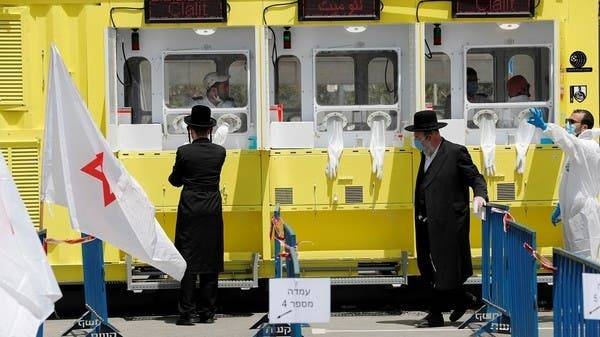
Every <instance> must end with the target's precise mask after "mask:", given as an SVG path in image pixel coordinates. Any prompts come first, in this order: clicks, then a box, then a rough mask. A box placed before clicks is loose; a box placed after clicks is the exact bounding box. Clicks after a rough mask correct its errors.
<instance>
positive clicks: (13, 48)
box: [0, 16, 23, 106]
mask: <svg viewBox="0 0 600 337" xmlns="http://www.w3.org/2000/svg"><path fill="white" fill-rule="evenodd" d="M0 105H9V106H10V105H23V49H22V30H21V20H20V17H18V16H17V17H15V16H9V17H7V16H0Z"/></svg>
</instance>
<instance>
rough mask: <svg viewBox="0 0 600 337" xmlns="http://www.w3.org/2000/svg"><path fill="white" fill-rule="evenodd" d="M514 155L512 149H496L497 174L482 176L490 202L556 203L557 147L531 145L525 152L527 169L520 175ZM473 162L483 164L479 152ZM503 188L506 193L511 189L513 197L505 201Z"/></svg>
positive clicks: (558, 171)
mask: <svg viewBox="0 0 600 337" xmlns="http://www.w3.org/2000/svg"><path fill="white" fill-rule="evenodd" d="M516 155H517V153H516V149H515V147H514V146H497V147H496V153H495V158H496V174H495V175H494V176H486V177H485V178H486V181H487V183H488V192H489V194H490V200H491V201H496V202H500V203H507V202H513V201H552V200H556V199H557V198H558V177H559V176H560V168H561V165H560V163H561V158H562V151H561V150H560V149H559V148H557V147H556V146H545V145H544V146H535V145H531V146H530V148H529V150H528V152H527V158H526V169H525V172H524V173H523V174H519V173H517V172H516V170H515V165H516ZM473 161H474V162H475V163H476V165H478V167H481V166H480V165H479V163H481V162H482V161H483V154H482V153H481V151H477V152H474V153H473ZM512 186H514V187H512ZM502 187H506V188H507V189H508V190H511V189H513V188H514V197H512V198H508V199H507V198H505V197H502V196H501V195H499V194H500V193H502V192H501V191H502ZM499 191H500V192H499ZM505 195H510V193H506V194H505Z"/></svg>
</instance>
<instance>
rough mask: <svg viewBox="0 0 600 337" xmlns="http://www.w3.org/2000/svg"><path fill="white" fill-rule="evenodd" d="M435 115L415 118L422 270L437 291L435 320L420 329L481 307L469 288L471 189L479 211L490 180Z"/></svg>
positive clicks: (432, 311) (433, 308) (433, 310)
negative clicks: (449, 309) (446, 316)
mask: <svg viewBox="0 0 600 337" xmlns="http://www.w3.org/2000/svg"><path fill="white" fill-rule="evenodd" d="M446 125H447V123H440V122H438V121H437V117H436V114H435V112H434V111H431V110H423V111H419V112H417V113H416V114H415V115H414V124H413V125H410V126H407V127H406V130H407V131H411V132H414V143H415V147H416V148H417V149H419V150H420V151H421V163H420V165H419V172H418V174H417V181H416V184H415V199H414V207H415V233H416V244H417V264H418V266H419V271H420V273H421V277H422V279H423V280H424V281H425V282H426V284H428V285H430V286H432V289H433V291H432V300H431V303H430V306H429V314H428V315H427V316H426V317H425V318H424V319H423V320H421V321H419V322H418V323H417V327H422V328H423V327H438V326H443V325H444V318H443V316H442V310H443V309H444V308H445V307H447V306H448V305H450V306H451V307H453V308H454V311H453V312H452V314H451V315H450V320H451V321H452V322H454V321H456V320H458V319H459V318H460V317H461V316H462V315H463V314H464V313H465V310H466V309H467V307H468V306H470V305H472V304H473V302H474V301H475V298H474V296H473V295H471V294H469V293H466V292H465V291H464V289H463V283H464V282H465V281H466V280H467V278H469V276H471V275H473V267H472V265H471V247H470V244H469V221H470V219H469V187H471V188H472V189H473V194H474V198H473V211H474V212H478V211H479V210H480V209H481V207H483V206H484V205H485V203H486V200H487V187H486V183H485V179H484V178H483V176H482V175H481V174H480V173H479V171H478V170H477V167H476V166H475V165H474V164H473V161H472V159H471V156H470V155H469V152H468V151H467V148H466V147H464V146H462V145H458V144H454V143H452V142H449V141H447V140H445V139H444V138H442V137H441V135H440V132H439V129H440V128H442V127H444V126H446Z"/></svg>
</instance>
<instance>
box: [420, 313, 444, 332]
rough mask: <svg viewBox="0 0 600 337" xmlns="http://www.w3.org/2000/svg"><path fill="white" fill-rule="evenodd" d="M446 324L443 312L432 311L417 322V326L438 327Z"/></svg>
mask: <svg viewBox="0 0 600 337" xmlns="http://www.w3.org/2000/svg"><path fill="white" fill-rule="evenodd" d="M440 326H444V316H442V314H441V313H430V314H428V315H427V316H425V318H423V319H422V320H420V321H418V322H417V324H415V327H416V328H437V327H440Z"/></svg>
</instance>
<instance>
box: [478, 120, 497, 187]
mask: <svg viewBox="0 0 600 337" xmlns="http://www.w3.org/2000/svg"><path fill="white" fill-rule="evenodd" d="M479 129H480V130H481V135H480V136H481V139H480V144H481V152H482V153H483V168H484V173H485V174H486V175H488V176H493V175H495V174H496V119H494V118H493V117H492V116H491V115H490V114H482V115H481V116H480V117H479Z"/></svg>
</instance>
